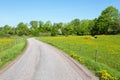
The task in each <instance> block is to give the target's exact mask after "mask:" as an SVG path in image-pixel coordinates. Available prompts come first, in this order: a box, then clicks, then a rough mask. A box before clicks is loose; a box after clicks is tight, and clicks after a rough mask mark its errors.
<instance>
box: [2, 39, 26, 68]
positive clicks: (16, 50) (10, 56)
mask: <svg viewBox="0 0 120 80" xmlns="http://www.w3.org/2000/svg"><path fill="white" fill-rule="evenodd" d="M26 45H27V41H26V40H25V39H24V40H22V41H20V42H19V43H17V44H16V45H14V46H13V47H12V48H10V49H7V50H5V51H3V52H0V68H1V67H3V66H4V65H5V64H6V63H8V62H9V61H12V60H14V59H15V58H16V57H17V56H18V55H20V53H21V52H22V51H23V50H24V49H25V47H26Z"/></svg>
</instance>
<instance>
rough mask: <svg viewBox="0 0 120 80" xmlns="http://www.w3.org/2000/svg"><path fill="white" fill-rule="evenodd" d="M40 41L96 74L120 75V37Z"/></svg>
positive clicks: (68, 38)
mask: <svg viewBox="0 0 120 80" xmlns="http://www.w3.org/2000/svg"><path fill="white" fill-rule="evenodd" d="M39 40H41V41H44V42H46V43H49V44H51V45H54V46H56V47H57V48H59V49H61V50H63V51H64V52H66V53H68V54H69V55H70V56H71V57H73V58H74V59H76V60H78V61H79V62H80V63H82V64H85V65H86V66H88V68H89V69H91V70H93V71H95V72H96V71H97V72H100V71H101V70H107V71H108V72H109V73H110V74H113V75H115V76H116V75H117V76H119V75H120V42H119V40H120V35H99V36H97V38H94V37H91V36H68V37H64V36H58V37H41V38H39ZM97 63H98V64H97ZM102 65H104V66H102ZM119 77H120V76H119ZM105 80H106V79H105ZM110 80H111V79H110Z"/></svg>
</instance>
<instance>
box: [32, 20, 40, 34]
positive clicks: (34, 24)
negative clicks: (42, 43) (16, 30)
mask: <svg viewBox="0 0 120 80" xmlns="http://www.w3.org/2000/svg"><path fill="white" fill-rule="evenodd" d="M30 25H31V28H30V33H31V34H32V35H33V36H38V35H39V30H38V21H31V22H30Z"/></svg>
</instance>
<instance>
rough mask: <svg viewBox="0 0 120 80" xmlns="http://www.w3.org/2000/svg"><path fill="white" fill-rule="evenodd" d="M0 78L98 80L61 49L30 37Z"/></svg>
mask: <svg viewBox="0 0 120 80" xmlns="http://www.w3.org/2000/svg"><path fill="white" fill-rule="evenodd" d="M0 80H98V78H96V77H95V76H94V75H93V74H92V73H91V72H90V71H89V70H88V69H86V68H85V67H84V66H82V65H80V64H78V63H77V62H76V61H74V60H73V59H71V58H70V57H69V56H67V55H66V54H64V53H63V52H62V51H59V50H58V49H56V48H54V47H52V46H50V45H48V44H45V43H43V42H40V41H37V40H35V39H34V38H30V39H28V47H27V49H26V50H25V52H24V53H23V55H22V56H21V57H20V58H19V59H17V60H16V61H15V62H14V64H12V65H11V66H9V68H7V69H6V70H4V71H2V72H1V73H0Z"/></svg>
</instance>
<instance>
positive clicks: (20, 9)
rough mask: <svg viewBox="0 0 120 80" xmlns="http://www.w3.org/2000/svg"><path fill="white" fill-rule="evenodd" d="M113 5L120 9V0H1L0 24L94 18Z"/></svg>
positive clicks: (12, 24)
mask: <svg viewBox="0 0 120 80" xmlns="http://www.w3.org/2000/svg"><path fill="white" fill-rule="evenodd" d="M111 5H112V6H114V7H116V8H117V9H118V10H119V11H120V0H1V1H0V26H3V25H6V24H8V25H11V26H16V25H17V24H18V23H19V22H25V23H29V22H30V21H31V20H38V21H39V20H42V21H44V22H46V21H47V20H50V21H51V22H52V23H54V22H69V21H71V20H73V19H75V18H79V19H80V20H82V19H94V18H96V17H98V16H99V15H100V13H101V11H102V10H104V9H105V8H106V7H108V6H111Z"/></svg>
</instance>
